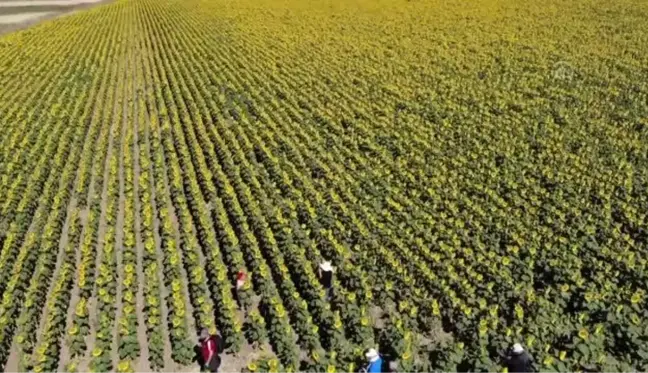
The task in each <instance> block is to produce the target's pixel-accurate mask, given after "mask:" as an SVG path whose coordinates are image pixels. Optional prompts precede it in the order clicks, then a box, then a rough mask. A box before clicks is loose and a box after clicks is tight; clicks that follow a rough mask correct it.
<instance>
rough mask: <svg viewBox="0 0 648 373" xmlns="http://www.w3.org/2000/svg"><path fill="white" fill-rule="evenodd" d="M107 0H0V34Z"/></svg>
mask: <svg viewBox="0 0 648 373" xmlns="http://www.w3.org/2000/svg"><path fill="white" fill-rule="evenodd" d="M105 1H107V0H5V1H0V35H2V34H5V33H9V32H13V31H17V30H21V29H24V28H27V27H29V26H32V25H34V24H36V23H38V22H41V21H44V20H47V19H51V18H55V17H59V16H62V15H64V14H68V13H70V12H73V11H76V10H80V9H85V8H89V7H91V6H94V5H96V4H98V3H101V2H105Z"/></svg>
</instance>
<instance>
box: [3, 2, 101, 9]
mask: <svg viewBox="0 0 648 373" xmlns="http://www.w3.org/2000/svg"><path fill="white" fill-rule="evenodd" d="M101 1H103V0H44V1H42V0H41V1H38V0H35V1H25V0H20V1H0V8H16V7H35V6H75V5H82V4H96V3H100V2H101Z"/></svg>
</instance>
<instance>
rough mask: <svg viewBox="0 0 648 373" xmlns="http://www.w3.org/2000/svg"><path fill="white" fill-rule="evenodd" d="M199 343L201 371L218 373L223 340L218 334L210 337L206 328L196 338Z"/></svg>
mask: <svg viewBox="0 0 648 373" xmlns="http://www.w3.org/2000/svg"><path fill="white" fill-rule="evenodd" d="M198 341H199V342H200V357H201V358H202V361H201V363H202V366H203V369H204V370H206V371H209V372H218V368H219V367H220V364H221V359H220V356H219V355H220V354H221V353H222V352H223V350H224V345H223V338H222V337H221V335H220V333H218V334H216V335H210V334H209V330H207V328H203V329H202V330H201V331H200V336H199V337H198Z"/></svg>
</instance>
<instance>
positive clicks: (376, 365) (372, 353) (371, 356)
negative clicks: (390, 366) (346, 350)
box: [365, 348, 383, 373]
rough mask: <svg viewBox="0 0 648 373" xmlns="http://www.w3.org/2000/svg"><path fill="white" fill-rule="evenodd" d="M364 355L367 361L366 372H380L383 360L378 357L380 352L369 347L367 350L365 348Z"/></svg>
mask: <svg viewBox="0 0 648 373" xmlns="http://www.w3.org/2000/svg"><path fill="white" fill-rule="evenodd" d="M365 357H366V358H367V362H368V363H369V364H368V365H367V373H380V372H382V363H383V361H382V358H381V357H380V354H378V351H376V349H375V348H370V349H369V350H367V352H366V353H365Z"/></svg>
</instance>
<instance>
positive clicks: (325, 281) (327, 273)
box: [318, 260, 335, 301]
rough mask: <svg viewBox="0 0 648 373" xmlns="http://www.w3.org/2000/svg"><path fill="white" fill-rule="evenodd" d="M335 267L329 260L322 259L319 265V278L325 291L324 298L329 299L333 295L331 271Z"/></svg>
mask: <svg viewBox="0 0 648 373" xmlns="http://www.w3.org/2000/svg"><path fill="white" fill-rule="evenodd" d="M334 270H335V268H334V267H333V266H332V265H331V262H329V261H326V260H325V261H323V262H321V263H320V265H319V272H318V274H319V279H320V282H321V284H322V287H323V288H324V290H325V291H326V300H327V301H330V300H331V297H332V296H333V271H334Z"/></svg>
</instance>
